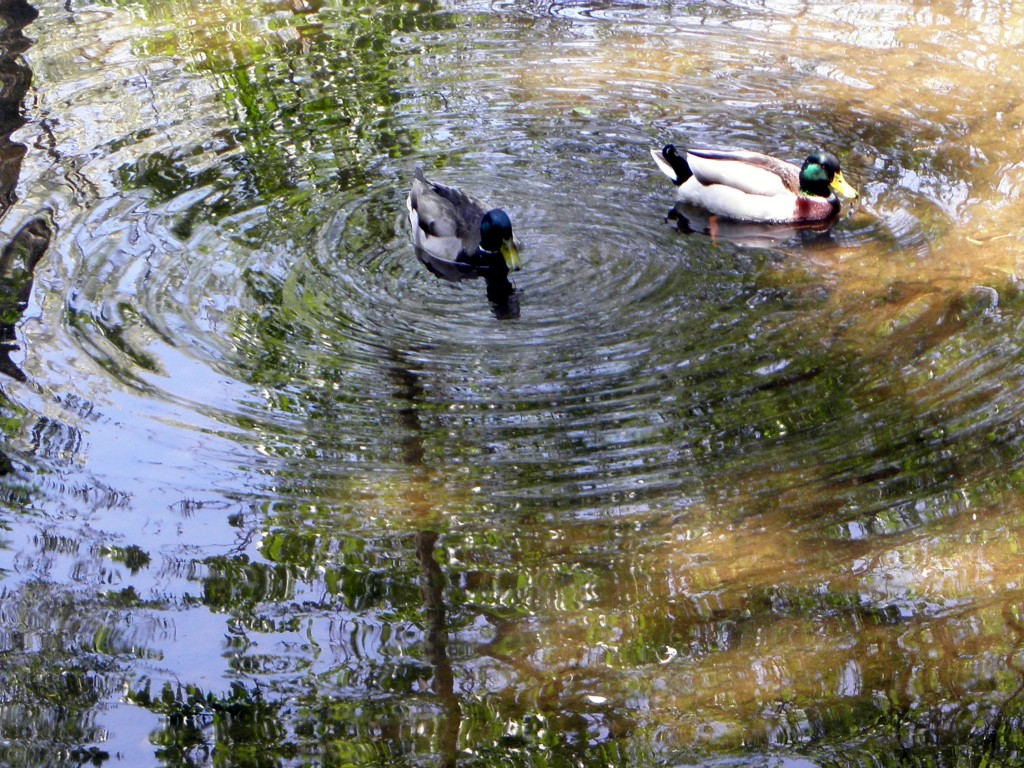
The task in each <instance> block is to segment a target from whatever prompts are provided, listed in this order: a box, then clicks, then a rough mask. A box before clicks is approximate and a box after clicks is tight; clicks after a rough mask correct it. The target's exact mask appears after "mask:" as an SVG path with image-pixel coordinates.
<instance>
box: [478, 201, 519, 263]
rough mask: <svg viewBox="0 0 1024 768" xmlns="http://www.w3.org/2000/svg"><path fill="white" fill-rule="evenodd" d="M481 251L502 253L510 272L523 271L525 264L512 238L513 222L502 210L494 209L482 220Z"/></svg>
mask: <svg viewBox="0 0 1024 768" xmlns="http://www.w3.org/2000/svg"><path fill="white" fill-rule="evenodd" d="M480 250H482V251H486V252H488V253H500V254H501V257H502V258H503V259H504V260H505V266H507V267H508V271H509V272H515V271H517V270H519V269H522V267H523V262H522V260H520V258H519V249H518V248H516V244H515V238H514V237H513V236H512V221H511V220H510V219H509V217H508V214H507V213H505V212H504V211H503V210H501V208H492V209H491V210H489V211H488V212H487V213H485V214H484V217H483V218H482V219H481V220H480Z"/></svg>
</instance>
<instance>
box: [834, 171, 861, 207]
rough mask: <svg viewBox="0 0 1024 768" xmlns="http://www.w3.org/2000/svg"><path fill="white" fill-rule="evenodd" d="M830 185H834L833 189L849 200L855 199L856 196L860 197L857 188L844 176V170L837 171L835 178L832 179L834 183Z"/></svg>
mask: <svg viewBox="0 0 1024 768" xmlns="http://www.w3.org/2000/svg"><path fill="white" fill-rule="evenodd" d="M829 186H830V187H832V190H833V191H834V192H835V193H836V194H837V195H839V196H840V197H842V198H845V199H847V200H854V199H855V198H858V197H860V195H858V194H857V190H856V189H854V188H853V187H851V186H850V185H849V184H848V183H847V182H846V179H844V178H843V172H842V171H839V172H837V173H836V175H835V178H833V179H832V183H831V184H830V185H829Z"/></svg>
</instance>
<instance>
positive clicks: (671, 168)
mask: <svg viewBox="0 0 1024 768" xmlns="http://www.w3.org/2000/svg"><path fill="white" fill-rule="evenodd" d="M651 157H653V158H654V162H656V163H657V164H658V168H659V169H660V170H661V172H662V173H664V174H665V175H666V176H668V177H669V178H670V179H672V183H673V184H675V185H676V186H677V187H678V186H679V185H680V184H682V183H683V182H685V181H686V180H687V179H688V178H690V177H691V176H693V171H691V170H690V166H689V164H688V163H687V162H686V156H685V155H680V154H679V152H678V150H676V148H675V146H674V145H673V144H666V145H665V146H664V148H663V149H662V150H661V151H660V152H659V151H658V150H656V149H652V150H651Z"/></svg>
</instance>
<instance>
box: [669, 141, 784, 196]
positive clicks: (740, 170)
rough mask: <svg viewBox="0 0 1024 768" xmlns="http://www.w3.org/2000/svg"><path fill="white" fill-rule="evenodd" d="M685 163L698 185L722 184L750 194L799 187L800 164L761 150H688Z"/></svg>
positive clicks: (781, 191) (780, 191) (777, 193)
mask: <svg viewBox="0 0 1024 768" xmlns="http://www.w3.org/2000/svg"><path fill="white" fill-rule="evenodd" d="M686 162H687V164H688V165H689V166H690V170H692V171H693V175H694V177H696V179H697V180H698V181H699V182H700V183H701V184H706V185H709V184H724V185H726V186H728V187H733V188H734V189H738V190H740V191H741V192H745V193H746V194H750V195H768V196H771V195H779V194H783V193H786V192H790V193H793V194H796V193H797V192H798V191H799V190H800V168H799V167H797V166H795V165H793V164H792V163H787V162H786V161H785V160H779V159H778V158H777V157H772V156H771V155H763V154H761V153H760V152H748V151H745V150H721V149H688V150H687V151H686Z"/></svg>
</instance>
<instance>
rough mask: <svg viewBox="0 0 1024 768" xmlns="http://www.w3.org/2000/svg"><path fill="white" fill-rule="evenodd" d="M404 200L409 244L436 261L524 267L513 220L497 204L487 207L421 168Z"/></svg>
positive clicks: (510, 268)
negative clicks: (427, 174)
mask: <svg viewBox="0 0 1024 768" xmlns="http://www.w3.org/2000/svg"><path fill="white" fill-rule="evenodd" d="M406 203H407V205H408V206H409V223H410V224H411V225H412V242H413V245H415V246H416V247H417V248H419V249H422V251H424V252H425V253H426V255H428V256H429V257H431V259H433V260H435V261H436V262H439V263H440V264H439V266H442V267H443V266H447V265H451V266H452V267H456V268H458V267H464V268H471V269H476V270H481V271H488V270H500V269H504V270H506V271H507V272H514V271H516V270H518V269H521V268H522V266H523V263H522V261H520V259H519V243H518V241H517V240H516V238H515V236H514V235H513V234H512V222H511V221H510V220H509V217H508V214H507V213H505V212H504V211H503V210H501V209H500V208H490V209H488V208H487V206H485V205H484V204H483V203H481V202H480V201H479V200H477V199H476V198H475V197H471V196H469V195H467V194H466V193H465V192H463V191H461V190H459V189H456V188H454V187H447V186H445V185H444V184H438V183H437V182H433V181H428V180H427V178H426V177H425V176H424V175H423V170H422V169H420V168H417V169H416V174H415V178H413V182H412V189H411V190H410V192H409V199H408V200H407V201H406Z"/></svg>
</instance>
